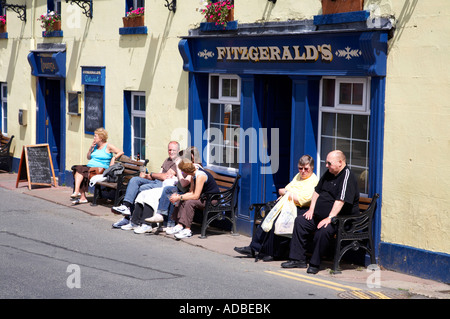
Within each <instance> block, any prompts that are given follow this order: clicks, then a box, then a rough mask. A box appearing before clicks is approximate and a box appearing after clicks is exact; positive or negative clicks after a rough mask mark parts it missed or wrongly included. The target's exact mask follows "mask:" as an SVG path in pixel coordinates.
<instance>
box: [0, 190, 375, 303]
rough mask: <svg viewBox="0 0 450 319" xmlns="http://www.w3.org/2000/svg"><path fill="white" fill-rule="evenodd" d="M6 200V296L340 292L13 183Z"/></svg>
mask: <svg viewBox="0 0 450 319" xmlns="http://www.w3.org/2000/svg"><path fill="white" fill-rule="evenodd" d="M0 203H1V205H0V256H1V258H0V298H1V299H4V298H14V299H15V298H19V299H23V298H24V299H31V298H39V299H55V298H56V299H66V298H76V299H95V298H116V299H136V298H150V299H153V300H159V299H180V300H181V299H183V300H184V299H196V300H199V299H224V300H228V299H233V300H235V299H251V300H259V301H260V302H264V300H265V299H266V298H269V299H327V298H330V299H339V298H340V297H339V290H338V289H332V286H331V285H328V284H322V285H319V284H318V283H317V284H314V282H308V281H307V280H309V279H308V278H307V277H305V274H304V271H303V275H298V276H303V277H296V276H297V275H296V273H295V271H294V272H291V273H281V268H277V269H276V271H274V267H273V265H272V266H270V265H268V263H264V262H259V263H254V262H253V261H252V260H249V259H242V258H236V257H231V256H225V255H220V254H218V253H215V252H212V251H208V250H205V249H203V248H200V247H196V246H193V245H189V244H187V243H185V242H183V241H175V240H173V239H171V238H167V237H164V236H157V235H151V234H144V235H136V234H134V233H132V232H130V231H123V230H115V229H112V228H111V223H110V221H108V220H106V219H103V218H99V217H93V216H90V215H87V214H85V213H83V212H80V211H78V210H75V209H72V208H70V207H64V206H60V205H57V204H53V203H51V202H48V201H44V200H41V199H39V198H35V197H32V196H28V195H25V194H20V193H17V192H12V191H9V190H6V189H0ZM309 276H311V277H310V278H313V277H314V276H313V275H309ZM305 278H306V279H305ZM344 287H345V286H343V285H341V286H340V288H341V289H340V291H341V293H342V290H343V289H344V290H345V288H344ZM348 288H349V289H352V287H348ZM353 288H354V287H353ZM357 288H358V287H357ZM360 288H361V289H366V290H367V287H360ZM180 307H181V306H180ZM172 310H173V311H180V309H178V308H177V309H172ZM181 310H182V309H181ZM230 310H231V309H230Z"/></svg>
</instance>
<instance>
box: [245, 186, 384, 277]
mask: <svg viewBox="0 0 450 319" xmlns="http://www.w3.org/2000/svg"><path fill="white" fill-rule="evenodd" d="M379 197H380V196H379V195H378V194H374V196H373V197H372V198H366V197H360V198H359V211H360V214H359V215H356V216H348V215H347V216H345V215H342V216H340V215H338V216H336V217H334V218H333V220H332V223H334V224H336V225H337V231H336V235H335V251H334V263H333V271H334V272H335V273H339V272H340V270H339V263H340V261H341V259H342V256H344V254H345V253H346V252H347V251H349V250H350V249H353V250H355V251H356V250H358V249H359V248H363V249H365V250H366V251H367V253H368V254H369V256H370V262H371V263H372V264H375V263H376V260H375V247H374V244H373V234H372V221H373V215H374V212H375V209H376V205H377V200H378V198H379ZM275 203H276V202H275V201H271V202H268V203H263V204H252V205H250V210H255V219H254V220H255V225H254V230H256V228H257V227H258V226H259V225H260V224H261V223H262V221H263V219H264V217H265V216H266V215H267V214H268V213H269V212H270V210H271V209H272V208H273V207H274V206H275ZM258 258H259V257H258V256H256V261H257V260H258Z"/></svg>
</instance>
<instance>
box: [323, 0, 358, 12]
mask: <svg viewBox="0 0 450 319" xmlns="http://www.w3.org/2000/svg"><path fill="white" fill-rule="evenodd" d="M363 8H364V0H322V14H335V13H343V12H353V11H362V10H363Z"/></svg>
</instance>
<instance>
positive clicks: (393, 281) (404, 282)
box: [0, 171, 450, 299]
mask: <svg viewBox="0 0 450 319" xmlns="http://www.w3.org/2000/svg"><path fill="white" fill-rule="evenodd" d="M16 182H17V174H15V173H4V172H1V171H0V189H1V188H5V189H9V190H13V191H16V192H20V193H23V194H26V195H29V196H34V197H38V198H41V199H44V200H48V201H50V202H53V203H56V204H59V205H63V206H70V207H72V208H75V209H78V210H80V211H82V212H84V213H86V214H88V215H91V216H96V217H100V218H104V219H107V220H109V221H110V222H111V224H112V223H114V222H116V221H118V220H119V219H120V217H121V216H120V215H117V214H115V213H113V212H112V211H111V207H112V205H111V203H109V202H106V201H104V200H101V201H99V205H98V206H91V205H90V204H81V205H76V206H73V205H72V203H71V202H70V194H71V193H72V188H71V187H65V186H56V187H55V186H51V187H48V186H45V187H38V186H33V187H32V189H31V190H30V189H28V183H27V182H20V183H18V185H17V187H16ZM88 200H89V201H92V195H90V196H88ZM198 235H199V234H198V232H197V233H195V232H194V235H193V236H192V237H191V238H188V239H183V241H185V242H186V243H187V244H190V245H193V246H196V247H199V248H201V249H207V250H211V251H214V252H217V253H220V254H223V255H228V256H235V257H236V256H239V254H237V253H236V252H235V251H234V249H233V248H234V247H236V246H239V247H240V246H247V245H248V244H249V243H250V240H251V238H250V237H248V236H244V235H232V234H230V233H229V232H224V231H221V230H218V229H211V230H210V229H208V232H207V235H208V237H207V238H206V239H201V238H199V236H198ZM160 236H166V237H168V238H169V236H167V235H165V233H164V232H162V233H160ZM170 238H173V236H170ZM260 262H262V261H260ZM270 263H271V264H273V266H274V268H276V269H277V268H280V262H279V261H273V262H270ZM341 267H342V273H340V274H333V273H331V271H329V270H327V269H325V270H323V271H320V272H319V273H318V274H317V275H316V276H317V277H318V278H322V279H324V280H330V281H332V280H333V279H336V280H343V281H347V282H353V283H359V284H367V280H368V272H367V271H366V269H365V268H363V267H361V266H355V265H349V264H343V265H341ZM378 278H379V280H378V282H377V284H379V285H380V286H381V287H383V288H391V289H397V290H399V291H403V292H404V291H407V292H409V293H411V294H417V295H421V296H424V297H428V298H436V299H450V286H449V285H448V284H445V283H441V282H437V281H433V280H428V279H423V278H419V277H415V276H410V275H407V274H402V273H398V272H394V271H389V270H385V269H381V270H380V275H379V277H378Z"/></svg>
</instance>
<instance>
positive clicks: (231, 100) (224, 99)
mask: <svg viewBox="0 0 450 319" xmlns="http://www.w3.org/2000/svg"><path fill="white" fill-rule="evenodd" d="M213 76H218V77H219V85H218V90H219V94H218V98H211V78H212V77H213ZM224 79H230V80H237V92H236V97H232V96H223V95H222V80H224ZM211 104H231V105H239V106H241V107H242V105H241V78H240V77H239V76H238V75H234V74H214V73H211V74H209V79H208V123H207V127H206V128H207V129H209V128H210V123H211ZM239 127H240V123H239ZM209 140H210V136H208V142H207V155H206V166H207V167H208V168H213V169H214V170H215V171H217V172H223V173H231V174H235V173H237V172H238V171H239V168H233V167H226V166H221V165H217V164H212V163H210V161H211V158H210V154H211V152H210V150H211V145H210V143H209ZM236 152H237V154H238V158H239V148H237V150H236Z"/></svg>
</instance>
